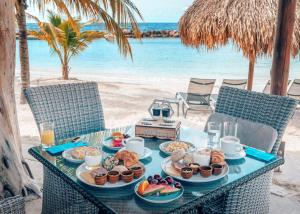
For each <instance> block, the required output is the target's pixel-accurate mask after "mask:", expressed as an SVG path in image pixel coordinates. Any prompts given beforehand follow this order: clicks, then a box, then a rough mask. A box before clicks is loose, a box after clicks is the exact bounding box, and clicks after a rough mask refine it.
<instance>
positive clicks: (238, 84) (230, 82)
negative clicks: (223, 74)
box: [222, 79, 247, 89]
mask: <svg viewBox="0 0 300 214" xmlns="http://www.w3.org/2000/svg"><path fill="white" fill-rule="evenodd" d="M222 86H229V87H232V88H238V89H245V88H246V86H247V79H223V82H222Z"/></svg>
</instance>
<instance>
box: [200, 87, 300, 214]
mask: <svg viewBox="0 0 300 214" xmlns="http://www.w3.org/2000/svg"><path fill="white" fill-rule="evenodd" d="M295 107H296V100H294V99H292V98H289V97H282V96H274V95H267V94H263V93H257V92H250V91H246V90H241V89H236V88H231V87H226V86H224V87H221V89H220V92H219V96H218V100H217V104H216V109H215V111H216V112H218V113H224V114H228V115H231V116H234V117H239V118H243V119H246V120H250V121H253V122H259V123H264V124H266V125H269V126H272V127H273V128H274V129H276V130H277V132H278V137H277V140H276V143H275V144H274V147H273V149H272V153H273V154H276V153H277V152H278V149H279V146H280V143H281V139H282V136H283V133H284V131H285V129H286V127H287V125H288V122H289V120H290V118H291V116H292V115H293V113H294V110H295ZM272 175H273V172H272V171H270V172H268V173H266V174H264V175H261V176H259V177H257V178H255V179H253V181H252V182H249V183H247V184H243V185H241V186H239V187H238V188H235V189H233V190H231V191H230V192H229V193H228V194H226V195H224V196H223V197H221V198H220V199H218V200H217V199H216V200H217V201H223V203H219V204H218V205H215V206H213V207H212V206H205V207H204V208H203V211H204V213H268V212H269V200H270V186H271V181H272Z"/></svg>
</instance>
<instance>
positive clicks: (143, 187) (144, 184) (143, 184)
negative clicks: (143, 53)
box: [138, 180, 149, 195]
mask: <svg viewBox="0 0 300 214" xmlns="http://www.w3.org/2000/svg"><path fill="white" fill-rule="evenodd" d="M148 186H149V182H148V181H147V180H146V181H142V182H141V183H140V184H139V187H138V193H139V194H140V195H144V192H145V190H146V189H147V187H148Z"/></svg>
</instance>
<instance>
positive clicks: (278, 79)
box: [271, 0, 297, 96]
mask: <svg viewBox="0 0 300 214" xmlns="http://www.w3.org/2000/svg"><path fill="white" fill-rule="evenodd" d="M296 2H297V0H279V4H278V16H277V26H276V38H275V46H274V52H273V63H272V70H271V94H276V95H282V96H285V95H286V92H287V86H288V78H289V66H290V56H291V46H292V39H293V31H294V23H295V11H296Z"/></svg>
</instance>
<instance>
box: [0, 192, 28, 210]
mask: <svg viewBox="0 0 300 214" xmlns="http://www.w3.org/2000/svg"><path fill="white" fill-rule="evenodd" d="M0 213H1V214H25V199H24V197H22V196H20V195H17V196H13V197H9V198H5V199H3V200H0Z"/></svg>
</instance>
